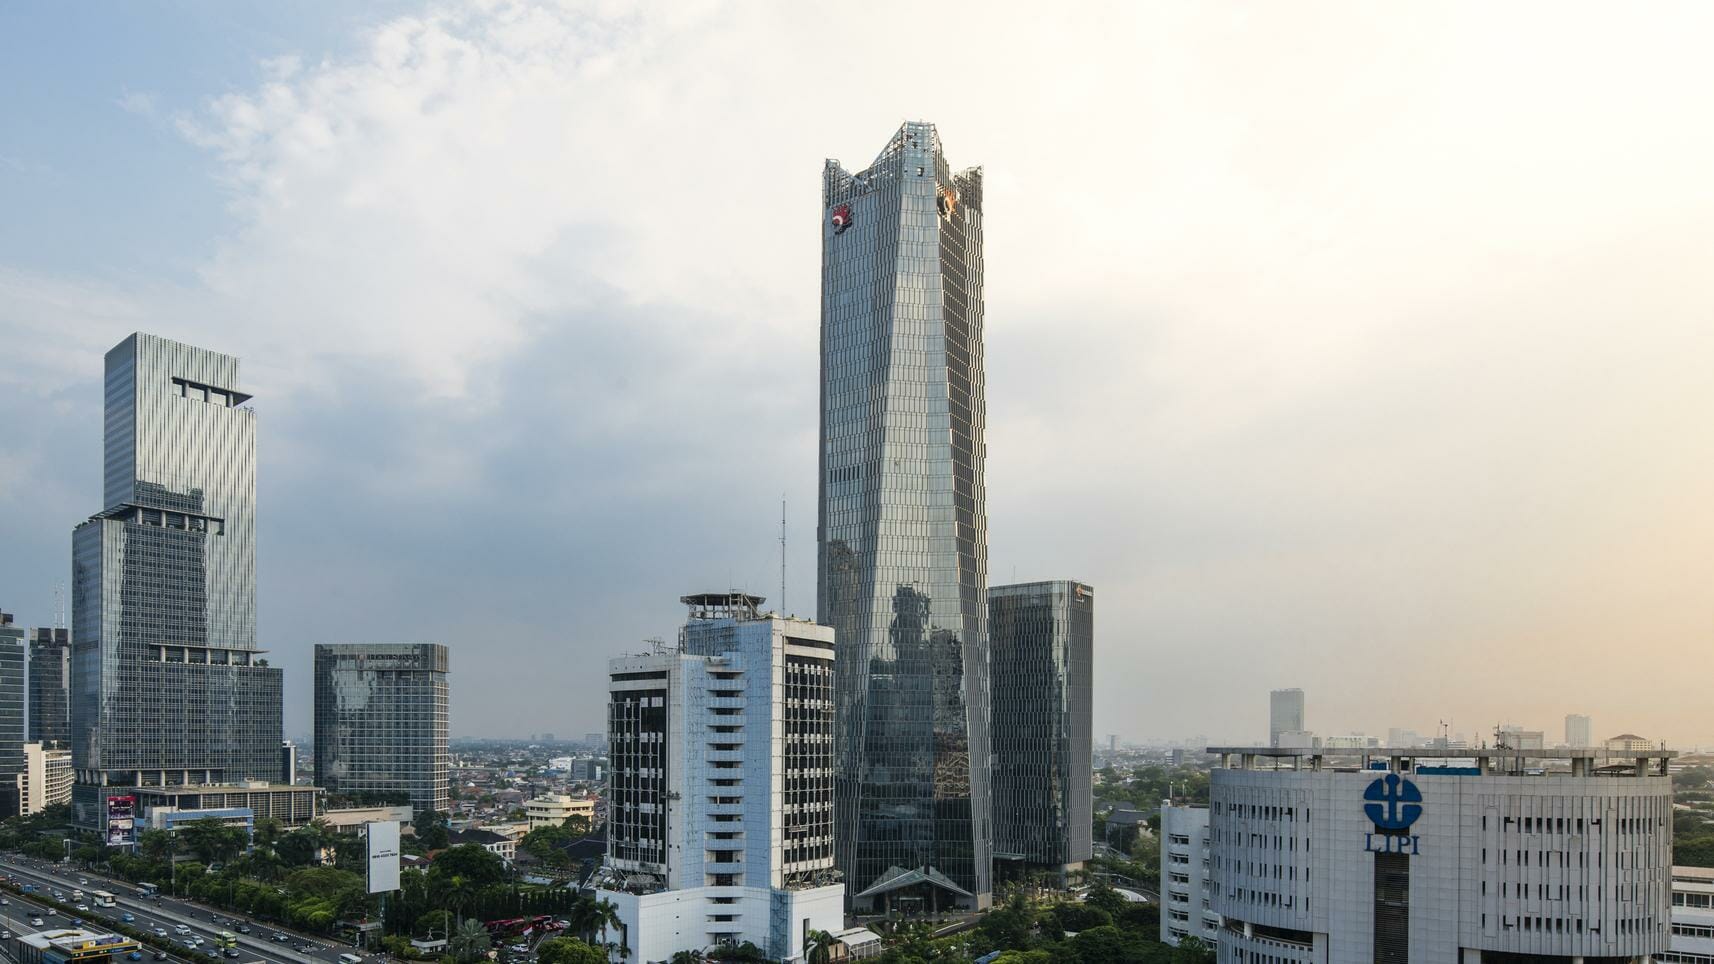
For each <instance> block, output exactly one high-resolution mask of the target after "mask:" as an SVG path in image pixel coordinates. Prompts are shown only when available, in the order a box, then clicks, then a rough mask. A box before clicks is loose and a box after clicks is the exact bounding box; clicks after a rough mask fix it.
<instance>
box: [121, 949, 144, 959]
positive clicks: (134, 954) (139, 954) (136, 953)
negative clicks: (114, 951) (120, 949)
mask: <svg viewBox="0 0 1714 964" xmlns="http://www.w3.org/2000/svg"><path fill="white" fill-rule="evenodd" d="M125 959H126V960H127V961H140V960H142V959H143V952H142V951H132V952H131V953H129V954H126V955H125Z"/></svg>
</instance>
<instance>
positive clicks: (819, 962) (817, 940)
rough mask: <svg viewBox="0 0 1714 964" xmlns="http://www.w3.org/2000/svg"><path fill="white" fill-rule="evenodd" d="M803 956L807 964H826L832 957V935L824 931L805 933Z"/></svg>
mask: <svg viewBox="0 0 1714 964" xmlns="http://www.w3.org/2000/svg"><path fill="white" fill-rule="evenodd" d="M803 956H804V959H805V960H806V961H808V962H809V964H827V962H828V960H829V959H830V958H831V957H832V956H833V935H832V934H829V933H828V932H826V931H817V930H811V931H805V932H804V935H803Z"/></svg>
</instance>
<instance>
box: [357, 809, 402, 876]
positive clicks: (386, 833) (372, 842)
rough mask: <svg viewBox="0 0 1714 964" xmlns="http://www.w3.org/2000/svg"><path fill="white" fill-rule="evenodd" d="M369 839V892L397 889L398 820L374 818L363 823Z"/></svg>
mask: <svg viewBox="0 0 1714 964" xmlns="http://www.w3.org/2000/svg"><path fill="white" fill-rule="evenodd" d="M363 835H364V836H365V837H366V838H368V841H369V893H371V894H384V893H386V892H388V891H391V890H398V889H399V821H397V820H376V821H374V822H372V823H366V824H364V825H363Z"/></svg>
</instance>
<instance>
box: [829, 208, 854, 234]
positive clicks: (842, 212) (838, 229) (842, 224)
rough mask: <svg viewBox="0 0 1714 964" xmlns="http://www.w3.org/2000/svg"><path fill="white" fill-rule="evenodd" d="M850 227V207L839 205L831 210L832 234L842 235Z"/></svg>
mask: <svg viewBox="0 0 1714 964" xmlns="http://www.w3.org/2000/svg"><path fill="white" fill-rule="evenodd" d="M850 226H851V205H849V204H841V205H839V206H838V207H836V208H834V209H833V233H834V234H844V233H845V229H846V228H848V227H850Z"/></svg>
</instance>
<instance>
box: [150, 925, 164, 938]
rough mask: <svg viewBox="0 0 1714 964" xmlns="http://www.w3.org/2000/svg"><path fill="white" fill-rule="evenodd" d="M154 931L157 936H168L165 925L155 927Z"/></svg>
mask: <svg viewBox="0 0 1714 964" xmlns="http://www.w3.org/2000/svg"><path fill="white" fill-rule="evenodd" d="M153 933H154V935H155V936H156V937H165V936H167V929H166V928H165V927H157V928H155V929H154V931H153Z"/></svg>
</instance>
